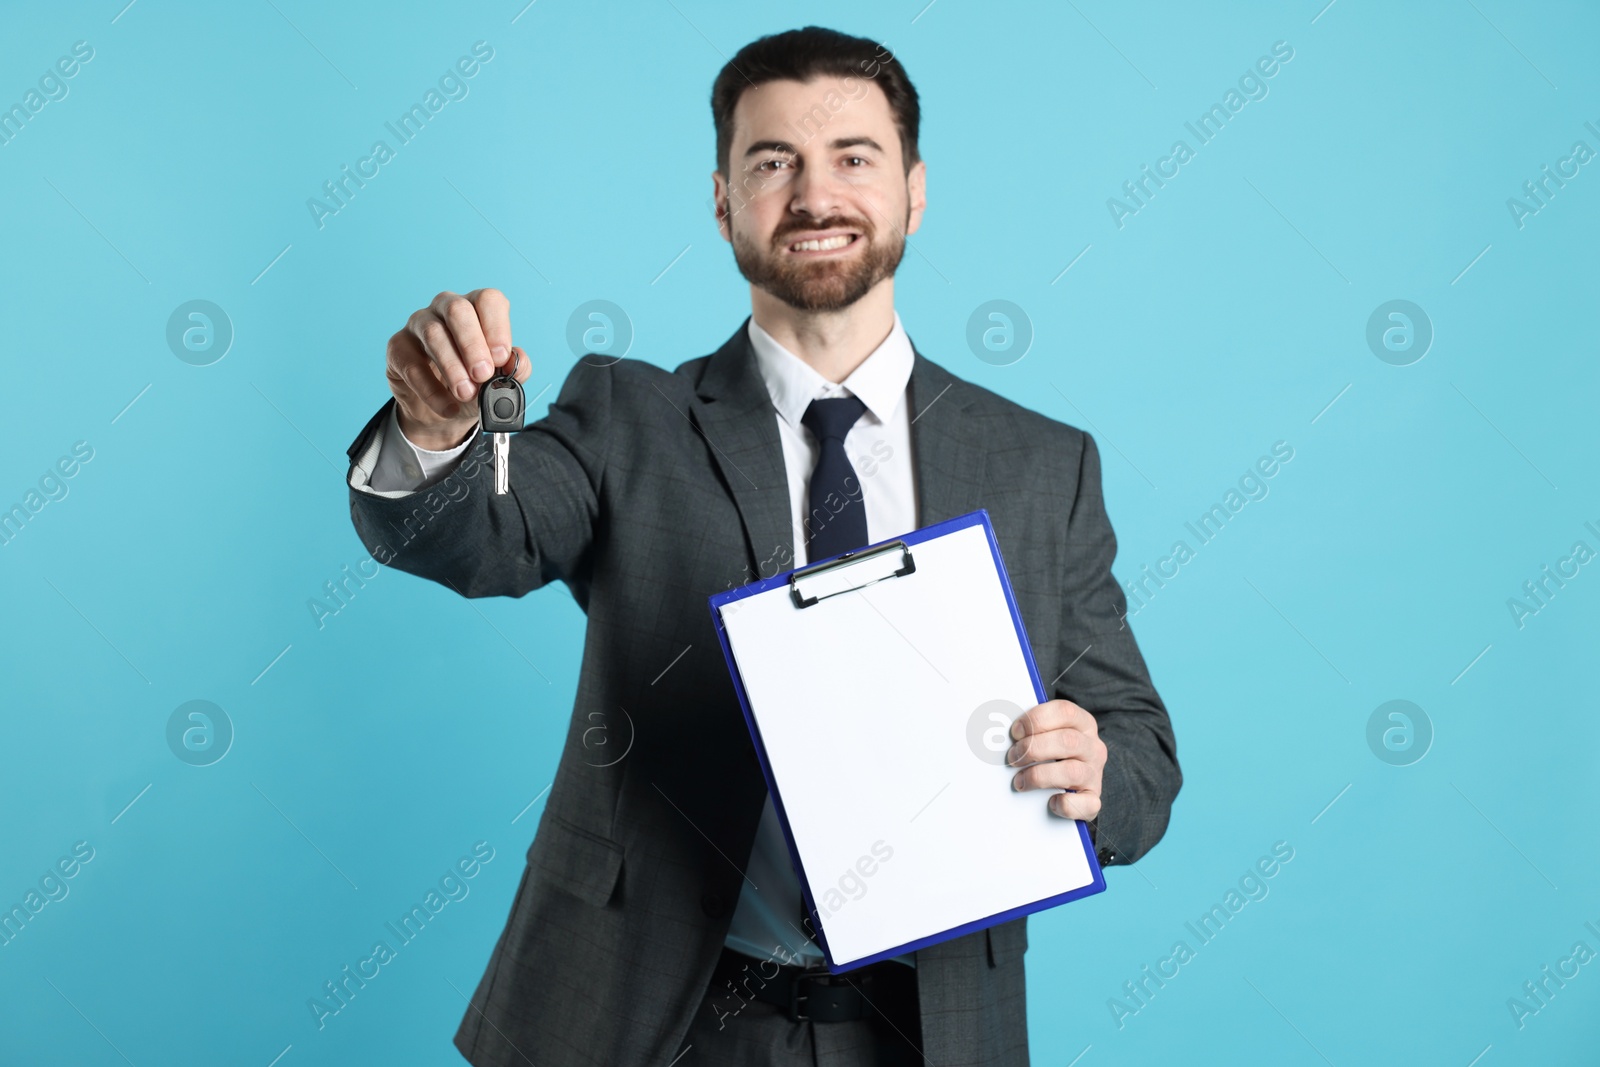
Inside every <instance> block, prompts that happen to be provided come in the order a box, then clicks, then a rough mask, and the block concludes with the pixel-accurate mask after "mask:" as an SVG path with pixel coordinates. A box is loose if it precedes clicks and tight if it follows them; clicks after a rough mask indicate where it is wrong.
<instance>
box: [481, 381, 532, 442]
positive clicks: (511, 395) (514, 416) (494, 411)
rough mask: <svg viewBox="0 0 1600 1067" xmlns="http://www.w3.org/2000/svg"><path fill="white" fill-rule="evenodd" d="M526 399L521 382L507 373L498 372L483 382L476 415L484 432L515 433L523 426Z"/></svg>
mask: <svg viewBox="0 0 1600 1067" xmlns="http://www.w3.org/2000/svg"><path fill="white" fill-rule="evenodd" d="M525 409H526V401H525V400H524V398H523V395H522V383H521V382H519V381H517V380H516V379H515V378H513V377H512V376H511V375H509V374H499V375H496V376H495V377H493V378H490V379H489V380H488V381H486V382H484V383H483V388H482V389H480V390H479V391H478V415H479V417H480V418H481V419H482V420H483V432H484V433H516V432H518V431H519V430H521V429H522V427H523V422H524V419H525V417H526V410H525Z"/></svg>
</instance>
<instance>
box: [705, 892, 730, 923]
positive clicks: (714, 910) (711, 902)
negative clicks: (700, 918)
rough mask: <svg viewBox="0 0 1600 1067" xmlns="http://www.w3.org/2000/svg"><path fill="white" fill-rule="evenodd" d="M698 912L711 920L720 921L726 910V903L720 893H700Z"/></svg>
mask: <svg viewBox="0 0 1600 1067" xmlns="http://www.w3.org/2000/svg"><path fill="white" fill-rule="evenodd" d="M700 910H701V911H703V912H705V913H706V915H708V916H710V917H711V918H713V919H720V918H722V916H723V915H724V914H725V913H726V912H727V910H728V902H727V901H726V900H723V899H722V894H721V893H701V894H700Z"/></svg>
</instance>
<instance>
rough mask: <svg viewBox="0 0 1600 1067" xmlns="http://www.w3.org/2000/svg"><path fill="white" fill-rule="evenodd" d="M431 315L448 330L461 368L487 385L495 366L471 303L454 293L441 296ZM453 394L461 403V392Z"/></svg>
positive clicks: (480, 323)
mask: <svg viewBox="0 0 1600 1067" xmlns="http://www.w3.org/2000/svg"><path fill="white" fill-rule="evenodd" d="M432 310H433V313H434V314H435V315H437V316H439V318H440V319H441V320H442V321H443V322H444V324H445V325H446V326H447V327H449V329H450V337H451V340H453V341H454V342H455V350H456V353H457V354H458V355H459V356H460V359H461V365H462V366H463V367H465V368H466V370H467V374H468V376H469V377H470V378H471V379H472V380H473V381H474V382H486V381H488V380H489V379H490V378H491V377H493V375H494V364H493V361H492V360H491V358H490V356H489V343H488V341H486V340H485V339H484V336H483V323H482V322H480V321H479V319H478V309H477V307H476V305H474V304H473V302H472V301H471V300H468V299H467V298H466V297H464V296H458V295H457V294H455V293H440V294H439V295H438V296H437V297H435V298H434V301H433V308H432ZM456 395H457V396H458V397H460V398H461V399H462V400H465V399H467V398H466V397H464V396H461V389H460V387H459V386H457V388H456Z"/></svg>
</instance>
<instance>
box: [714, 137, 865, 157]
mask: <svg viewBox="0 0 1600 1067" xmlns="http://www.w3.org/2000/svg"><path fill="white" fill-rule="evenodd" d="M857 145H864V146H866V147H867V148H871V149H875V150H876V151H879V152H882V151H883V146H882V145H880V144H879V143H878V142H877V141H874V140H873V139H872V138H871V137H866V136H857V137H835V138H834V139H833V140H831V141H829V142H828V147H829V148H854V147H856V146H857ZM760 152H789V153H793V152H794V145H792V144H790V143H789V142H788V141H756V142H755V143H754V144H752V145H751V146H750V147H749V148H746V149H745V150H744V154H745V155H746V156H753V155H756V154H757V153H760Z"/></svg>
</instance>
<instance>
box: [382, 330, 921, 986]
mask: <svg viewBox="0 0 1600 1067" xmlns="http://www.w3.org/2000/svg"><path fill="white" fill-rule="evenodd" d="M749 333H750V343H751V346H752V347H753V349H754V351H755V359H756V365H757V367H758V369H759V370H760V372H761V377H762V380H763V381H765V383H766V386H767V392H768V393H769V394H770V395H771V397H772V406H773V408H774V409H775V411H774V415H773V417H774V418H775V419H777V421H778V437H779V439H780V440H781V442H782V444H783V462H784V469H785V471H786V473H787V475H788V481H789V505H790V510H789V514H790V515H791V516H792V520H793V522H792V527H793V535H794V555H793V557H792V558H791V559H790V561H789V562H788V565H787V566H785V567H783V568H782V569H783V570H787V569H789V568H790V567H799V566H804V565H805V564H806V563H807V562H809V556H808V554H807V551H806V547H807V546H806V527H805V515H806V510H807V507H808V505H809V500H808V498H809V496H810V483H811V472H812V470H813V469H814V468H815V467H816V465H817V459H818V458H819V456H820V455H821V447H820V446H819V445H818V443H817V440H816V438H815V437H814V436H813V435H812V433H811V431H810V430H808V429H806V428H805V427H804V426H803V425H801V422H800V419H801V417H802V416H804V415H805V413H806V408H808V407H809V406H810V405H811V401H813V400H817V399H823V398H829V397H838V396H855V397H859V398H860V400H861V402H862V403H863V404H865V405H866V411H865V412H863V413H862V415H861V418H860V419H858V420H857V421H856V424H855V426H853V427H852V428H851V429H850V432H849V433H848V434H846V435H845V439H844V448H845V454H846V455H847V456H848V457H849V458H850V465H851V466H852V467H853V468H854V469H855V473H856V478H857V480H858V481H859V482H860V484H861V487H862V498H863V500H864V502H865V504H866V512H867V543H869V544H870V543H873V542H876V541H883V540H886V539H888V538H891V537H894V536H897V535H899V534H903V533H907V532H909V531H911V530H914V529H916V528H917V497H916V481H915V478H914V477H913V467H912V458H911V415H910V413H909V412H908V411H907V398H906V386H907V385H908V384H909V382H910V380H911V366H912V363H913V362H914V360H915V355H914V354H913V352H912V349H911V339H910V338H909V337H907V336H906V332H905V328H904V327H903V326H902V325H901V323H900V313H899V312H895V316H894V326H893V328H892V329H891V330H890V331H889V336H888V337H886V338H884V340H883V343H882V344H880V345H879V346H878V347H877V348H875V349H873V351H872V354H871V355H869V356H868V357H867V358H866V359H865V360H864V361H862V363H861V365H860V366H858V367H856V369H855V370H854V371H852V372H851V373H850V375H849V376H848V377H846V378H845V380H844V381H842V382H838V383H835V382H830V381H828V380H827V379H826V378H824V377H823V376H822V375H821V374H819V373H817V371H815V370H813V369H812V368H811V366H810V364H808V363H806V362H805V361H804V360H802V359H801V358H800V357H799V356H797V355H795V354H794V353H793V352H790V351H789V350H788V349H786V348H784V347H783V346H782V345H781V344H779V343H778V342H777V341H775V340H774V339H773V337H772V335H771V334H769V333H767V331H766V330H763V329H762V328H761V327H760V326H758V325H757V324H756V321H755V319H754V318H751V320H750V328H749ZM378 436H379V437H380V440H379V442H377V446H376V448H374V447H372V446H369V447H368V449H367V450H366V452H365V453H364V455H363V456H362V457H361V459H362V460H364V459H367V458H368V457H372V456H373V455H374V454H376V457H377V458H376V461H375V462H373V463H372V466H371V468H370V469H367V468H366V467H365V466H363V465H362V463H361V462H360V461H359V460H358V463H357V466H356V469H355V471H354V472H353V473H352V475H351V478H350V484H351V485H352V486H353V487H355V488H356V489H359V490H362V491H363V492H368V493H374V494H376V495H378V496H392V497H397V496H404V495H406V494H407V493H409V492H415V491H416V490H419V489H425V488H427V487H428V486H430V485H433V484H434V483H435V482H438V481H440V480H441V479H443V478H444V477H445V476H447V475H448V474H449V472H450V469H451V468H452V467H453V466H454V465H455V462H456V460H457V459H458V458H459V457H460V455H461V454H462V453H463V452H465V451H466V449H467V446H468V445H469V444H470V443H471V442H472V441H473V440H474V436H469V437H468V438H467V440H466V441H464V442H462V443H461V444H460V445H457V446H456V447H455V448H453V449H447V450H445V451H441V452H433V451H430V450H428V449H425V448H419V447H417V446H416V445H415V444H413V443H412V442H411V441H410V440H409V439H408V438H407V437H406V436H405V435H404V434H403V433H401V432H400V426H399V420H398V418H397V416H396V415H395V414H394V413H393V412H392V411H391V413H390V416H389V419H388V421H387V423H386V424H385V425H384V426H382V427H381V428H380V429H379V430H378ZM864 847H865V846H864ZM746 875H747V880H746V881H745V883H744V890H743V892H742V893H741V894H740V896H739V903H738V906H737V907H736V908H735V909H734V913H733V922H732V924H731V925H730V926H729V928H728V936H727V939H726V942H725V943H726V944H727V945H728V947H730V948H733V949H735V950H737V951H739V952H743V953H746V954H747V955H751V956H756V957H759V958H762V959H767V958H772V959H778V960H780V961H782V959H783V958H784V957H783V956H782V954H781V953H779V952H778V949H779V946H782V948H783V951H784V952H786V953H788V954H789V958H790V960H791V961H792V960H793V957H796V956H798V957H799V962H804V963H820V962H822V960H823V955H822V950H821V949H820V948H818V947H817V945H816V943H815V942H813V941H811V940H810V939H808V938H807V937H806V936H805V934H804V931H803V930H802V929H801V928H800V925H799V917H800V883H799V881H798V879H796V878H795V874H794V868H793V866H792V865H791V864H790V862H789V851H788V847H787V845H786V844H785V843H784V839H783V828H782V827H781V826H780V825H779V823H778V816H777V812H776V810H775V809H774V808H773V805H772V797H771V796H770V795H769V796H767V798H766V801H765V802H764V804H763V806H762V809H761V821H760V824H759V826H758V828H757V830H756V837H755V843H754V845H753V847H752V848H751V852H750V862H749V865H748V866H747V868H746ZM752 885H759V886H760V887H761V888H760V889H759V890H756V889H754V888H752ZM845 906H846V907H849V904H848V902H847V903H846V905H845ZM896 958H897V959H899V960H901V961H902V962H905V963H908V964H912V965H913V966H915V962H914V960H913V958H912V956H911V955H910V954H907V955H904V956H898V957H896Z"/></svg>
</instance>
